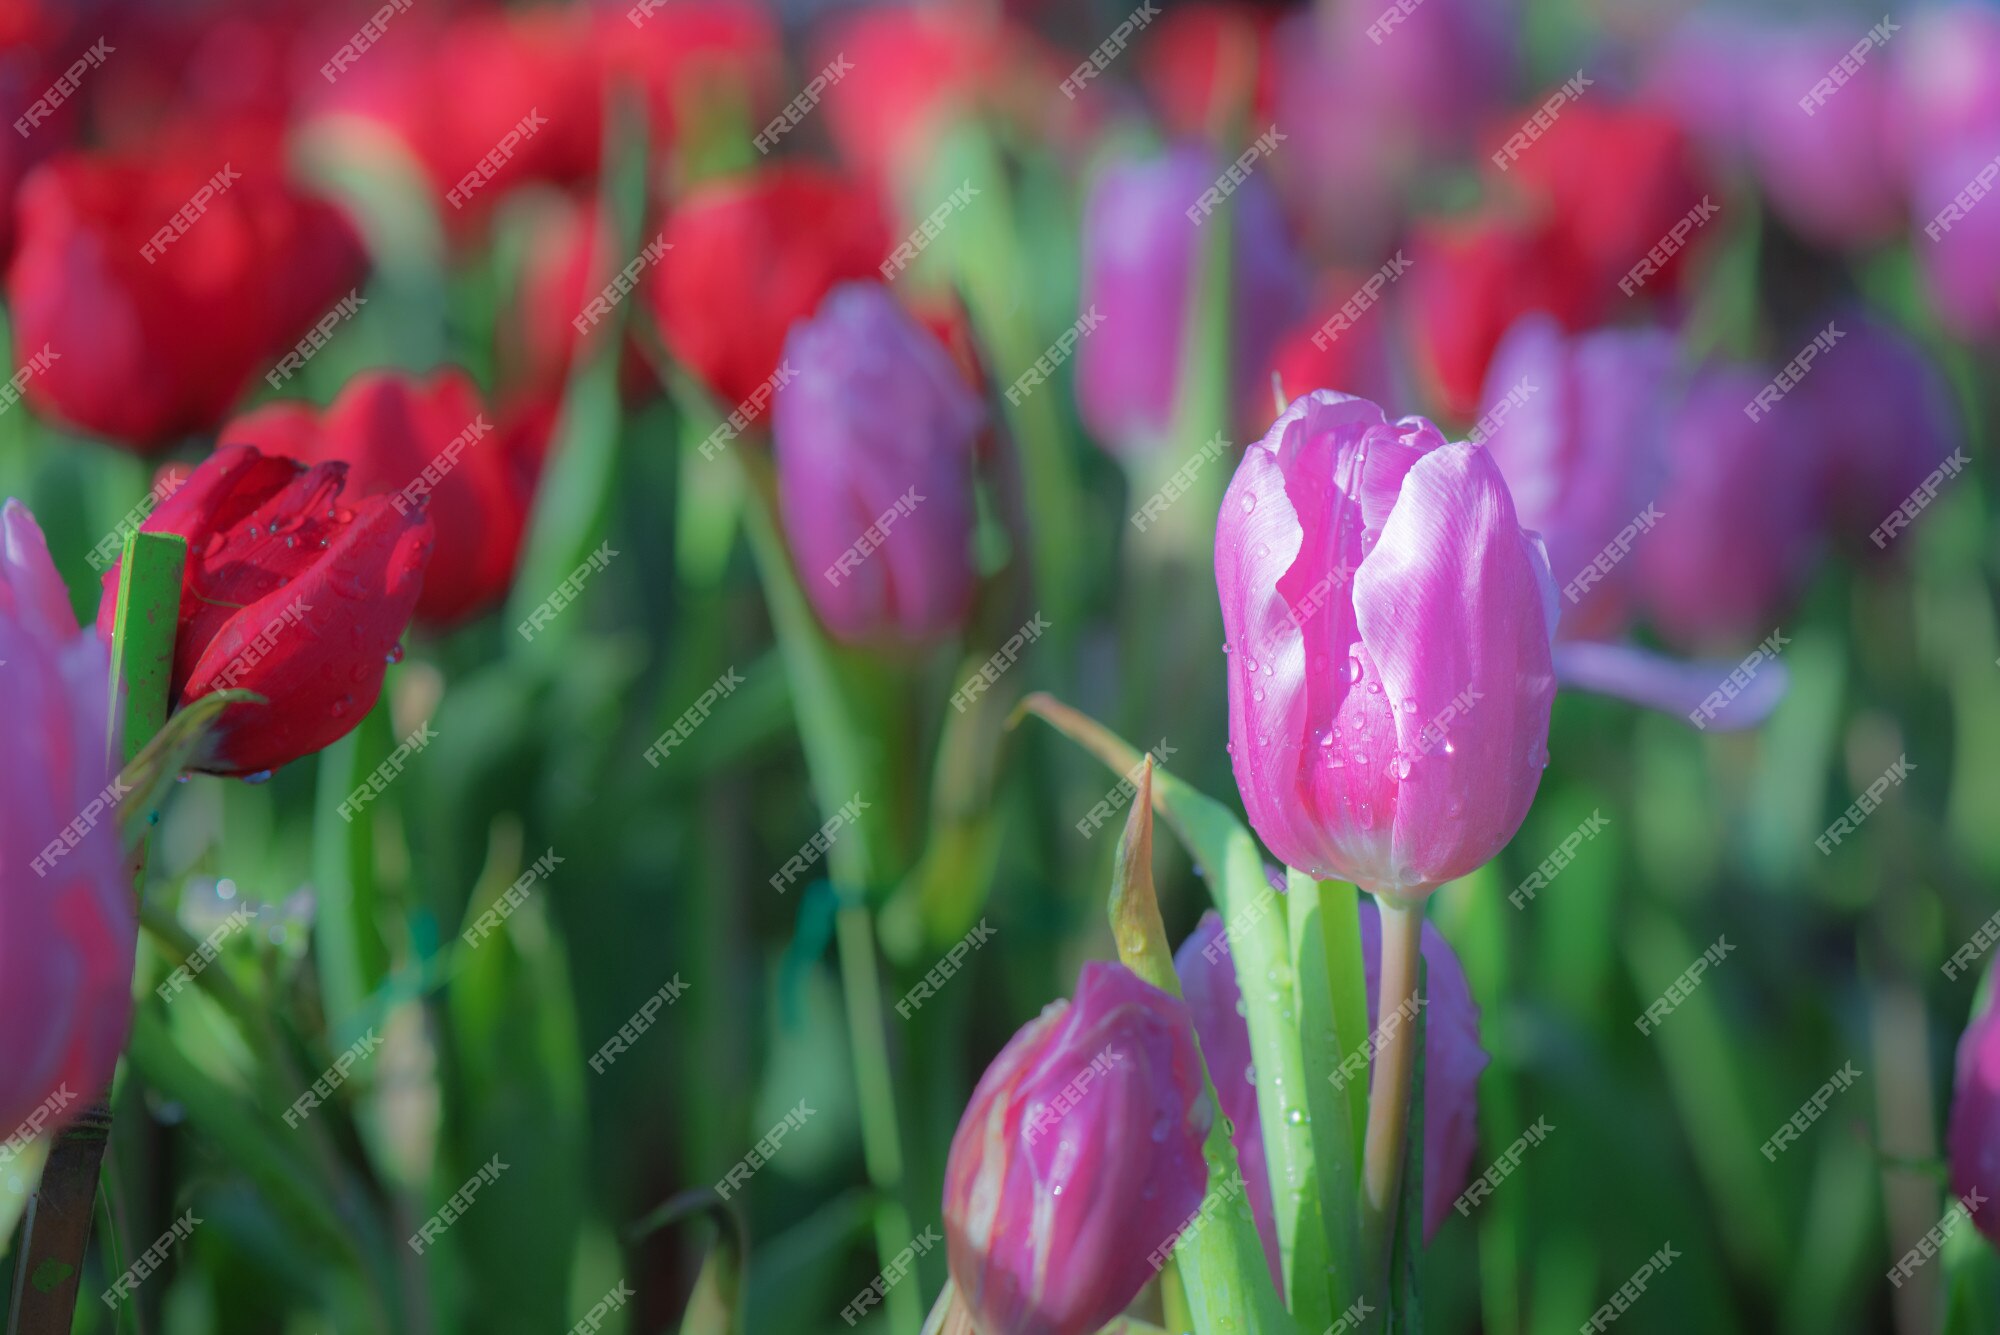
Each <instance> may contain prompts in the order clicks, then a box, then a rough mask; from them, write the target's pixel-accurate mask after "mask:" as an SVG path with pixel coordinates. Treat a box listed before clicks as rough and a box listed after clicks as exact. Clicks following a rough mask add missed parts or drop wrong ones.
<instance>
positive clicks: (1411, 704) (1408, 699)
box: [1403, 695, 1417, 714]
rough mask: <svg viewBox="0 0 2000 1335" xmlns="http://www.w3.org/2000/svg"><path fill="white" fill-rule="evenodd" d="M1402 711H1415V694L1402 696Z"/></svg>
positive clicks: (1407, 712) (1406, 712)
mask: <svg viewBox="0 0 2000 1335" xmlns="http://www.w3.org/2000/svg"><path fill="white" fill-rule="evenodd" d="M1403 712H1404V713H1405V714H1414V713H1416V712H1417V699H1416V697H1415V696H1413V695H1406V696H1404V697H1403Z"/></svg>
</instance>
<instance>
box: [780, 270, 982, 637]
mask: <svg viewBox="0 0 2000 1335" xmlns="http://www.w3.org/2000/svg"><path fill="white" fill-rule="evenodd" d="M785 364H786V365H787V366H789V367H791V368H792V373H793V378H792V380H791V381H790V383H788V384H787V385H786V386H785V388H784V389H783V390H782V391H781V392H780V393H779V394H778V400H777V406H776V407H775V408H774V409H773V416H772V424H771V428H772V444H773V447H774V449H775V451H776V454H777V465H778V500H779V505H780V508H781V511H782V513H783V517H784V523H785V532H786V534H787V536H788V537H789V538H790V539H791V546H792V556H793V559H794V560H795V561H796V562H797V564H798V571H799V581H800V583H802V584H803V585H804V586H805V589H806V596H807V597H808V598H809V599H810V600H811V602H812V604H813V607H814V608H815V609H817V610H818V612H819V614H820V618H821V620H823V621H825V622H826V625H827V627H828V629H830V630H831V631H832V632H833V633H834V634H835V635H837V636H839V637H840V638H841V639H843V640H848V641H863V640H889V641H895V642H899V643H913V642H919V641H923V640H927V639H932V638H935V637H938V636H942V635H948V634H950V633H951V632H952V631H953V630H955V629H957V627H958V626H959V624H960V623H961V622H962V621H963V620H964V618H965V615H966V612H967V611H968V610H969V608H970V606H971V603H972V595H973V591H974V588H975V585H976V580H975V576H974V571H973V565H972V550H971V546H970V542H969V539H970V537H971V533H972V525H973V497H972V464H973V444H974V442H975V440H976V438H977V436H978V432H979V426H980V423H981V421H982V419H983V417H984V413H983V411H982V410H981V408H980V406H979V402H978V400H977V399H975V398H974V397H973V396H972V392H971V390H970V389H968V388H967V386H966V383H965V380H964V378H963V377H962V376H961V375H960V373H959V370H958V368H957V367H956V366H955V365H954V364H953V363H952V360H951V357H950V355H949V354H948V353H946V352H945V350H944V348H943V346H942V345H940V344H939V343H938V341H937V339H936V338H934V337H933V336H932V335H931V334H930V333H928V332H926V331H925V330H923V329H921V328H919V327H918V326H917V324H916V323H915V322H914V321H912V320H911V319H910V317H909V316H908V315H906V314H904V312H903V310H902V308H901V307H899V306H898V305H897V304H896V300H895V298H894V297H892V296H890V295H889V292H888V289H886V288H884V287H882V286H881V285H880V284H879V283H850V284H847V285H846V286H843V287H839V288H836V289H835V290H834V291H833V293H832V294H831V295H829V296H828V297H827V299H826V300H825V301H824V302H823V303H821V305H820V309H819V313H818V314H817V315H815V316H814V317H813V318H812V319H810V320H805V321H802V322H800V323H799V324H796V325H794V326H793V327H792V332H791V336H790V337H789V338H787V339H786V340H785Z"/></svg>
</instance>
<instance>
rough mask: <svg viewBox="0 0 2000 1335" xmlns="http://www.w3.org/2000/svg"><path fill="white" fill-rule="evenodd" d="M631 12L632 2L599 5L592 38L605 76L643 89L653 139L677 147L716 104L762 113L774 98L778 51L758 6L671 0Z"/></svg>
mask: <svg viewBox="0 0 2000 1335" xmlns="http://www.w3.org/2000/svg"><path fill="white" fill-rule="evenodd" d="M632 12H635V7H634V6H611V7H602V8H599V9H598V10H597V11H596V17H597V27H598V33H597V41H598V43H599V46H600V48H601V51H602V54H603V58H604V63H605V68H606V72H607V74H608V75H609V76H610V78H612V79H614V80H623V81H624V82H625V83H626V84H628V85H629V86H630V87H632V88H635V89H638V90H640V91H642V92H644V93H645V94H646V98H647V105H648V111H649V113H650V115H649V119H650V122H651V123H650V126H649V132H650V134H651V136H652V140H653V143H654V144H655V145H666V146H678V145H679V144H680V142H681V140H682V139H684V138H685V137H686V136H687V135H688V134H689V133H690V131H693V130H697V129H700V128H702V127H703V125H704V123H705V122H707V121H709V120H711V119H712V117H713V109H714V108H717V107H724V108H733V107H745V108H747V110H749V111H750V112H753V113H755V114H756V115H757V116H759V117H762V116H765V115H767V114H768V113H769V111H771V110H773V109H775V108H776V107H777V105H778V104H779V101H780V94H779V88H780V81H781V79H782V77H783V73H784V60H783V52H782V49H781V47H780V45H779V36H778V28H777V23H776V20H775V19H774V18H773V16H772V15H771V14H770V13H768V12H767V11H766V9H765V7H764V6H762V5H759V4H755V3H752V2H751V0H674V2H673V3H672V4H662V5H655V6H652V7H651V8H649V9H647V10H646V11H645V13H644V15H643V17H644V18H645V22H644V23H634V22H632V20H631V19H630V18H629V17H628V15H629V14H631V13H632ZM784 96H786V97H789V96H790V92H789V91H787V92H785V93H784Z"/></svg>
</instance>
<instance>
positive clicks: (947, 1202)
mask: <svg viewBox="0 0 2000 1335" xmlns="http://www.w3.org/2000/svg"><path fill="white" fill-rule="evenodd" d="M1210 1116H1211V1114H1210V1111H1209V1103H1208V1100H1207V1098H1206V1096H1205V1093H1204V1090H1203V1088H1202V1065H1201V1057H1200V1055H1199V1053H1198V1052H1197V1051H1196V1049H1195V1042H1194V1029H1193V1027H1192V1025H1191V1024H1190V1022H1189V1019H1188V1012H1187V1008H1186V1007H1185V1006H1184V1005H1183V1004H1182V1003H1181V1002H1180V1001H1179V1000H1178V999H1176V998H1174V997H1171V996H1169V995H1168V994H1167V993H1165V992H1162V991H1161V990H1160V989H1158V988H1156V987H1154V986H1152V985H1151V984H1149V983H1145V982H1142V981H1140V979H1139V978H1138V977H1137V976H1136V975H1135V974H1133V973H1132V972H1131V971H1130V970H1129V969H1126V968H1125V967H1124V966H1123V965H1120V964H1109V963H1104V962H1101V961H1099V962H1092V963H1089V964H1086V965H1084V966H1083V973H1082V975H1081V976H1080V977H1079V978H1078V980H1077V990H1076V999H1075V1001H1073V1002H1067V1001H1057V1002H1055V1003H1053V1004H1052V1005H1050V1006H1049V1007H1048V1008H1047V1009H1046V1010H1044V1011H1043V1012H1042V1014H1041V1015H1040V1016H1039V1017H1038V1018H1036V1019H1034V1020H1031V1021H1029V1022H1028V1023H1027V1024H1026V1025H1024V1026H1022V1028H1021V1030H1020V1032H1019V1033H1017V1034H1015V1035H1014V1037H1013V1039H1012V1040H1011V1041H1009V1042H1008V1044H1007V1046H1006V1047H1005V1048H1003V1049H1002V1050H1001V1052H1000V1055H999V1056H998V1057H996V1058H994V1059H993V1064H992V1065H991V1066H989V1067H987V1068H986V1074H985V1075H984V1076H982V1077H981V1078H980V1081H979V1086H978V1088H977V1089H975V1090H974V1091H973V1093H972V1101H971V1102H970V1103H969V1104H967V1105H966V1109H965V1115H964V1117H962V1118H961V1119H960V1120H959V1124H958V1133H957V1134H956V1135H955V1136H953V1137H952V1142H951V1156H950V1159H949V1161H948V1162H947V1164H946V1166H945V1184H944V1221H945V1234H946V1240H947V1247H948V1251H949V1253H950V1259H951V1275H952V1279H953V1280H954V1281H955V1282H956V1284H957V1286H958V1291H959V1294H960V1297H961V1299H962V1300H963V1301H964V1303H965V1304H966V1306H967V1308H968V1309H969V1310H970V1311H971V1313H972V1315H973V1318H974V1320H975V1321H976V1322H977V1324H978V1327H979V1330H980V1331H981V1332H982V1335H1088V1333H1089V1332H1092V1331H1095V1330H1096V1329H1097V1328H1098V1327H1100V1326H1102V1325H1104V1324H1105V1323H1106V1322H1108V1321H1110V1320H1111V1319H1112V1318H1113V1317H1115V1316H1117V1315H1118V1314H1119V1313H1120V1312H1121V1311H1123V1310H1124V1309H1125V1307H1126V1306H1127V1304H1129V1303H1130V1302H1131V1301H1132V1299H1133V1298H1135V1297H1136V1296H1138V1293H1139V1290H1140V1289H1141V1288H1143V1287H1144V1286H1145V1283H1146V1281H1147V1280H1149V1279H1151V1278H1152V1277H1153V1276H1154V1274H1155V1273H1157V1270H1158V1267H1157V1265H1156V1263H1155V1261H1154V1260H1153V1256H1154V1253H1155V1252H1156V1250H1157V1249H1159V1248H1160V1247H1162V1246H1163V1245H1166V1244H1168V1243H1169V1242H1170V1241H1171V1239H1172V1238H1173V1237H1174V1234H1175V1231H1176V1230H1177V1229H1178V1228H1179V1227H1180V1225H1181V1224H1182V1223H1184V1222H1185V1221H1186V1220H1187V1219H1188V1218H1189V1217H1190V1216H1192V1215H1193V1214H1194V1213H1195V1212H1196V1210H1197V1209H1198V1208H1199V1207H1200V1205H1201V1200H1202V1196H1203V1194H1204V1192H1205V1191H1206V1188H1207V1182H1208V1168H1207V1164H1206V1162H1205V1161H1204V1159H1203V1157H1202V1141H1203V1139H1204V1137H1205V1136H1206V1135H1207V1132H1208V1127H1209V1119H1210Z"/></svg>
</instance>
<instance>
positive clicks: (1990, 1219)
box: [1944, 1005, 2000, 1242]
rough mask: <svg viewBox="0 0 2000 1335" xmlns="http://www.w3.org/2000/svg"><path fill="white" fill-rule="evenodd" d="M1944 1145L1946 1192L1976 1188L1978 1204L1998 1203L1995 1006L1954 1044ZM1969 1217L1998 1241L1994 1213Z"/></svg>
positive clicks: (1998, 1219) (1999, 1070)
mask: <svg viewBox="0 0 2000 1335" xmlns="http://www.w3.org/2000/svg"><path fill="white" fill-rule="evenodd" d="M1944 1143H1945V1153H1946V1155H1947V1157H1948V1158H1949V1159H1950V1161H1951V1190H1952V1194H1953V1195H1954V1196H1957V1197H1958V1198H1959V1199H1961V1200H1964V1199H1965V1198H1966V1197H1967V1196H1968V1195H1969V1194H1970V1193H1971V1192H1973V1191H1974V1190H1977V1191H1978V1192H1979V1196H1980V1198H1981V1199H1982V1200H1984V1201H1988V1202H1991V1201H2000V1008H1995V1007H1994V1006H1991V1005H1989V1006H1988V1007H1987V1008H1986V1010H1985V1012H1984V1013H1983V1014H1980V1015H1975V1016H1973V1017H1972V1023H1971V1024H1969V1025H1967V1026H1966V1027H1965V1034H1964V1035H1963V1036H1962V1037H1961V1038H1960V1039H1959V1040H1958V1074H1957V1078H1956V1080H1955V1081H1954V1083H1953V1087H1952V1095H1951V1122H1950V1124H1949V1125H1948V1126H1947V1127H1946V1128H1945V1137H1944ZM1972 1218H1973V1222H1974V1223H1976V1224H1978V1225H1979V1231H1980V1232H1982V1233H1984V1234H1985V1235H1986V1236H1987V1237H1989V1238H1991V1239H1993V1240H1994V1241H1995V1242H2000V1209H1990V1208H1989V1209H1983V1210H1976V1211H1974V1212H1973V1216H1972Z"/></svg>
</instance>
